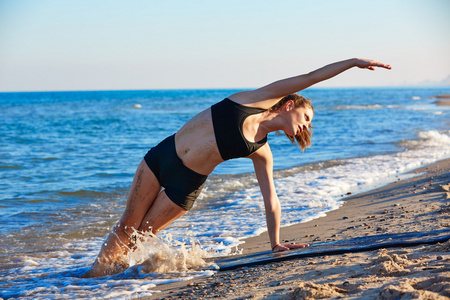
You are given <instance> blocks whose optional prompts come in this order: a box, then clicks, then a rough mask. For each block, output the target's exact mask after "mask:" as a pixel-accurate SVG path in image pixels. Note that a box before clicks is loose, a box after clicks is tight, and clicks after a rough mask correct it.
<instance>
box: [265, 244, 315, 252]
mask: <svg viewBox="0 0 450 300" xmlns="http://www.w3.org/2000/svg"><path fill="white" fill-rule="evenodd" d="M305 247H309V244H284V245H282V244H276V245H275V247H273V248H272V251H273V252H282V251H288V250H292V249H299V248H305Z"/></svg>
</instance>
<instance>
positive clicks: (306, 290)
mask: <svg viewBox="0 0 450 300" xmlns="http://www.w3.org/2000/svg"><path fill="white" fill-rule="evenodd" d="M412 174H413V175H415V176H414V177H413V178H410V179H405V180H402V178H401V177H400V178H398V180H397V181H396V182H395V183H392V184H389V185H387V186H384V187H382V188H379V189H376V190H373V191H369V192H366V193H363V194H359V195H354V196H347V197H346V199H345V200H346V202H345V204H344V205H343V206H342V207H341V208H339V209H338V210H335V211H331V212H329V213H328V214H327V216H325V217H322V218H319V219H316V220H313V221H310V222H307V223H302V224H297V225H293V226H289V227H285V228H282V230H281V236H282V238H283V240H284V241H285V242H295V243H314V242H319V241H320V242H323V241H332V240H339V239H348V238H353V237H359V236H366V235H377V234H381V233H399V232H410V231H428V230H436V229H446V228H448V230H450V192H449V191H448V189H449V185H448V184H449V183H450V159H445V160H442V161H439V162H437V163H435V164H432V165H429V166H426V167H423V168H420V169H418V170H415V171H414V172H412ZM446 189H447V190H446ZM349 192H351V191H349ZM241 247H242V248H243V251H244V254H251V253H256V252H260V251H267V250H268V249H269V247H270V246H269V242H268V236H267V233H264V234H262V235H261V236H258V237H254V238H250V239H247V240H246V241H245V244H243V245H241ZM449 251H450V241H447V242H446V243H443V244H436V245H423V246H415V247H407V248H389V249H381V250H375V251H368V252H360V253H349V254H341V255H333V256H321V257H315V258H306V259H295V260H290V261H285V262H280V263H273V264H268V265H263V266H256V267H247V268H241V269H238V270H234V271H226V272H219V273H216V274H215V275H213V276H209V277H201V278H197V279H193V280H190V281H184V282H178V283H172V284H166V285H160V286H157V287H155V288H154V290H155V291H156V290H159V291H160V292H158V293H155V294H154V295H153V296H151V297H148V298H147V299H212V298H219V299H450V254H449Z"/></svg>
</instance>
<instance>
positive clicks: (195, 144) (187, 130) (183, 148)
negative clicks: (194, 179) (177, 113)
mask: <svg viewBox="0 0 450 300" xmlns="http://www.w3.org/2000/svg"><path fill="white" fill-rule="evenodd" d="M175 146H176V150H177V155H178V157H179V158H180V159H181V160H182V161H183V164H184V165H185V166H186V167H188V168H189V169H191V170H193V171H195V172H197V173H199V174H203V175H208V174H210V173H211V172H212V171H213V170H214V168H215V167H216V166H217V165H218V164H220V163H222V162H223V159H222V157H221V156H220V153H219V149H218V148H217V143H216V137H215V135H214V128H213V124H212V118H211V109H210V108H208V109H206V110H204V111H202V112H201V113H199V114H198V115H196V116H195V117H193V118H192V119H191V120H189V121H188V122H187V123H186V124H185V125H184V126H183V127H181V129H180V130H179V131H178V132H177V133H176V135H175Z"/></svg>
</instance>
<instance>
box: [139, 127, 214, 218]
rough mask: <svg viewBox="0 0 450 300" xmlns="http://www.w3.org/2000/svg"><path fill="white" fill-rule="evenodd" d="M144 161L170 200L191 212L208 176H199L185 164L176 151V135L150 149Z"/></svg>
mask: <svg viewBox="0 0 450 300" xmlns="http://www.w3.org/2000/svg"><path fill="white" fill-rule="evenodd" d="M144 160H145V162H146V163H147V166H148V167H149V168H150V170H152V172H153V173H154V174H155V176H156V178H157V179H158V181H159V183H160V184H161V186H162V187H164V188H165V192H166V195H167V196H168V197H169V199H170V200H172V202H174V203H175V204H177V205H178V206H180V207H181V208H184V209H185V210H190V209H191V208H192V205H194V202H195V199H197V197H198V195H199V194H200V192H201V191H202V189H203V186H204V184H205V181H206V178H208V176H207V175H202V174H199V173H197V172H195V171H193V170H191V169H189V168H188V167H186V166H185V165H184V164H183V161H182V160H181V159H180V158H179V157H178V155H177V151H176V149H175V135H172V136H169V137H168V138H166V139H165V140H163V141H162V142H161V143H159V144H158V145H157V146H155V147H153V148H152V149H150V151H148V152H147V154H146V155H145V156H144Z"/></svg>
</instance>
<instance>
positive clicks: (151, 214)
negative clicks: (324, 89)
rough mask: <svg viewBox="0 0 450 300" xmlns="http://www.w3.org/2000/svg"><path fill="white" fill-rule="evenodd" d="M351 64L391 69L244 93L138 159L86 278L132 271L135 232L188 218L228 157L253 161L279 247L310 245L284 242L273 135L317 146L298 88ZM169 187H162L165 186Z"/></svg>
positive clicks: (303, 78)
mask: <svg viewBox="0 0 450 300" xmlns="http://www.w3.org/2000/svg"><path fill="white" fill-rule="evenodd" d="M352 67H358V68H363V69H364V68H365V69H370V70H374V69H375V67H382V68H386V69H390V68H391V67H390V66H389V65H385V64H382V63H379V62H376V61H372V60H365V59H356V58H355V59H349V60H345V61H341V62H337V63H333V64H330V65H327V66H325V67H323V68H320V69H318V70H315V71H313V72H311V73H308V74H305V75H300V76H296V77H292V78H287V79H284V80H280V81H276V82H274V83H272V84H269V85H267V86H264V87H262V88H259V89H256V90H253V91H243V92H239V93H236V94H233V95H231V96H230V97H229V98H227V99H225V100H223V101H221V102H219V103H217V104H215V105H213V106H212V107H210V108H208V109H206V110H204V111H203V112H201V113H199V114H198V115H196V116H195V117H193V118H192V119H191V120H190V121H188V122H187V123H186V124H185V125H184V126H183V127H182V128H181V129H180V130H179V131H178V132H177V133H176V134H174V135H173V136H170V137H168V138H166V139H165V140H164V141H162V142H161V143H160V144H159V145H157V146H156V147H154V148H152V149H151V150H150V151H149V152H148V153H147V155H146V156H145V157H144V159H143V160H142V161H141V163H140V164H139V166H138V168H137V171H136V174H135V177H134V179H133V183H132V186H131V190H130V194H129V196H128V199H127V204H126V208H125V211H124V213H123V215H122V217H121V219H120V221H119V223H118V224H117V225H116V226H115V227H114V228H113V230H112V232H111V233H110V234H109V236H108V237H107V239H106V241H105V243H104V244H103V246H102V248H101V250H100V253H99V255H98V257H97V259H96V261H95V263H94V265H93V266H92V268H91V269H90V270H89V271H88V272H87V273H86V274H85V276H87V277H90V276H103V275H108V274H113V273H118V272H120V271H122V270H124V269H125V268H127V267H128V266H127V261H126V254H127V253H128V251H130V249H131V248H132V246H133V237H132V234H133V232H134V229H137V230H139V231H152V233H153V234H157V233H158V232H159V231H161V230H162V229H164V228H166V227H167V226H168V225H169V224H171V223H172V222H173V221H174V220H176V219H178V218H179V217H181V216H182V215H184V214H185V213H186V212H187V211H188V210H189V209H190V208H191V207H192V205H193V203H194V201H195V199H196V198H197V196H198V195H199V193H200V191H201V189H202V187H203V184H204V182H205V180H206V177H207V175H208V174H210V173H211V172H212V171H213V170H214V168H215V167H216V166H217V165H218V164H220V163H222V162H224V161H225V160H227V159H231V158H237V157H248V158H250V159H252V161H253V165H254V168H255V174H256V177H257V180H258V183H259V186H260V189H261V193H262V196H263V199H264V205H265V210H266V221H267V229H268V232H269V238H270V243H271V247H272V251H274V252H278V251H285V250H289V249H295V248H301V247H305V246H307V245H292V244H280V237H279V231H280V216H281V209H280V202H279V200H278V197H277V194H276V191H275V186H274V182H273V176H272V169H273V158H272V153H271V150H270V147H269V144H268V143H267V134H268V133H270V132H273V131H280V130H282V131H284V133H285V134H286V135H287V136H288V137H289V138H290V139H291V141H292V142H294V138H295V139H296V140H297V141H298V142H299V144H300V147H301V148H302V149H305V148H307V147H308V146H309V145H310V139H309V137H310V136H312V133H311V131H310V128H311V120H312V118H313V116H314V110H313V107H312V105H311V103H310V102H309V101H308V100H306V99H304V98H303V97H301V96H298V95H296V94H294V93H296V92H298V91H301V90H303V89H305V88H307V87H309V86H312V85H313V84H316V83H318V82H320V81H323V80H326V79H329V78H331V77H334V76H336V75H338V74H339V73H341V72H343V71H345V70H347V69H350V68H352ZM162 187H163V188H164V189H161V188H162Z"/></svg>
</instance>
